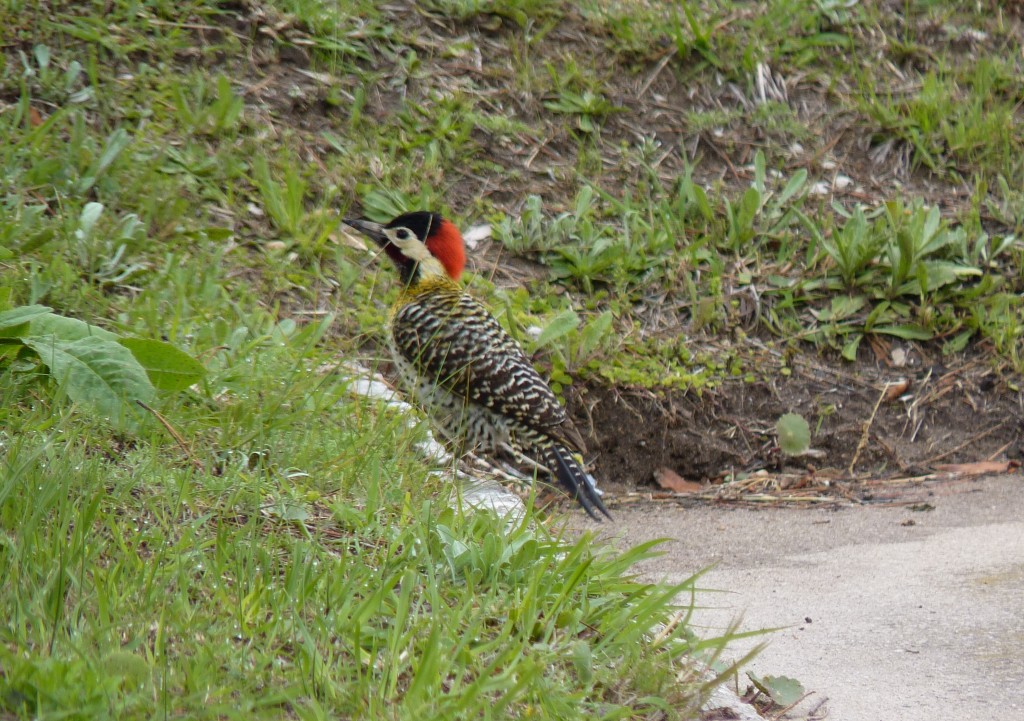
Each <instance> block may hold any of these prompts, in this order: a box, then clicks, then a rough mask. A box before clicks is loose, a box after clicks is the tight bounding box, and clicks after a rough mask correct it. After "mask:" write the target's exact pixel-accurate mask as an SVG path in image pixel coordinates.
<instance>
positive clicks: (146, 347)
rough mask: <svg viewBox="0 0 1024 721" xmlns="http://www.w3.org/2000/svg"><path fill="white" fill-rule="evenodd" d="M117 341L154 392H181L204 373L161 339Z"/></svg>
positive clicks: (186, 356)
mask: <svg viewBox="0 0 1024 721" xmlns="http://www.w3.org/2000/svg"><path fill="white" fill-rule="evenodd" d="M119 342H120V343H121V345H123V346H124V347H125V348H127V349H128V350H130V351H131V352H132V355H133V356H135V360H137V361H138V362H139V365H141V366H142V367H143V368H144V369H145V370H146V374H147V375H148V376H149V380H150V382H151V383H152V384H153V385H154V386H155V387H156V388H157V389H158V390H162V391H181V390H185V389H186V388H188V387H189V386H190V385H192V384H193V383H196V382H197V381H199V380H200V379H202V377H203V376H204V375H205V374H206V369H205V368H203V365H202V364H201V363H200V362H199V361H197V360H196V359H195V358H193V357H192V356H190V355H189V354H188V353H186V352H184V351H182V350H180V349H178V348H176V347H175V346H173V345H171V344H170V343H165V342H164V341H162V340H154V339H151V338H122V339H121V340H120V341H119Z"/></svg>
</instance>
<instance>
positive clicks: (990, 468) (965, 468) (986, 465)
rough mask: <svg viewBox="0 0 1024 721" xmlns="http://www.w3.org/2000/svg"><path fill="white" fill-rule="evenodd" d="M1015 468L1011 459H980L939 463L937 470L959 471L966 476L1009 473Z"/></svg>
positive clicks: (936, 466)
mask: <svg viewBox="0 0 1024 721" xmlns="http://www.w3.org/2000/svg"><path fill="white" fill-rule="evenodd" d="M1011 468H1013V463H1012V462H1011V461H978V462H977V463H938V464H936V465H935V470H937V471H945V472H946V473H959V474H961V475H964V476H980V475H982V474H984V473H1007V472H1009V470H1010V469H1011Z"/></svg>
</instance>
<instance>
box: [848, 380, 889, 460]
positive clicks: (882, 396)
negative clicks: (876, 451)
mask: <svg viewBox="0 0 1024 721" xmlns="http://www.w3.org/2000/svg"><path fill="white" fill-rule="evenodd" d="M890 385H891V384H890V383H886V384H885V387H883V388H882V393H881V394H880V395H879V396H878V400H877V401H876V402H875V407H874V408H873V409H872V410H871V417H870V418H868V420H867V422H866V423H865V424H864V431H863V433H861V436H860V441H859V442H858V443H857V450H855V451H854V452H853V460H852V461H850V468H849V473H850V475H851V476H852V475H853V467H854V466H856V465H857V459H858V458H860V452H861V451H863V450H864V447H865V446H867V444H868V436H869V435H870V434H871V424H872V423H874V422H875V414H876V413H878V407H879V406H880V405H882V401H883V400H885V396H886V393H887V392H888V390H889V386H890Z"/></svg>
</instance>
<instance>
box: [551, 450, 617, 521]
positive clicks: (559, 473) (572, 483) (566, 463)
mask: <svg viewBox="0 0 1024 721" xmlns="http://www.w3.org/2000/svg"><path fill="white" fill-rule="evenodd" d="M542 455H543V461H544V465H546V466H547V467H548V468H549V469H550V470H551V472H552V473H553V474H554V475H555V478H557V479H558V482H559V483H561V484H562V486H563V487H565V489H566V490H567V491H569V495H570V496H572V497H573V498H575V499H576V501H577V502H578V503H579V504H580V505H581V506H583V510H584V511H586V512H587V515H588V516H590V517H591V518H593V519H594V520H595V521H600V520H601V517H600V516H598V515H597V512H596V511H595V509H597V510H599V511H601V513H603V514H604V515H606V516H607V517H608V518H609V519H610V518H611V517H612V514H611V513H609V512H608V509H607V508H605V507H604V503H603V502H602V501H601V496H600V494H599V493H598V492H597V488H595V487H594V481H593V479H592V478H591V477H590V474H589V473H587V471H586V469H584V468H583V463H582V461H581V460H580V458H579V456H578V455H577V454H575V453H573V452H572V451H570V450H569V449H568V448H566V447H565V446H563V445H561V444H560V443H553V444H551V445H550V446H548V447H547V448H545V449H544V451H543V454H542Z"/></svg>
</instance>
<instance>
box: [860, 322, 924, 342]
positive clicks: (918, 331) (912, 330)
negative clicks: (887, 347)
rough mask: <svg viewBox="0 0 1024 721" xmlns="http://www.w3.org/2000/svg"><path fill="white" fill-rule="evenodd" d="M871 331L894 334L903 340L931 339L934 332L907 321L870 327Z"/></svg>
mask: <svg viewBox="0 0 1024 721" xmlns="http://www.w3.org/2000/svg"><path fill="white" fill-rule="evenodd" d="M871 332H872V333H883V334H885V335H894V336H896V337H897V338H902V339H904V340H931V338H932V336H933V335H934V333H932V332H931V331H930V330H928V329H926V328H923V327H921V326H919V325H913V324H911V323H907V324H905V325H882V326H876V327H874V328H872V329H871Z"/></svg>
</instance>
